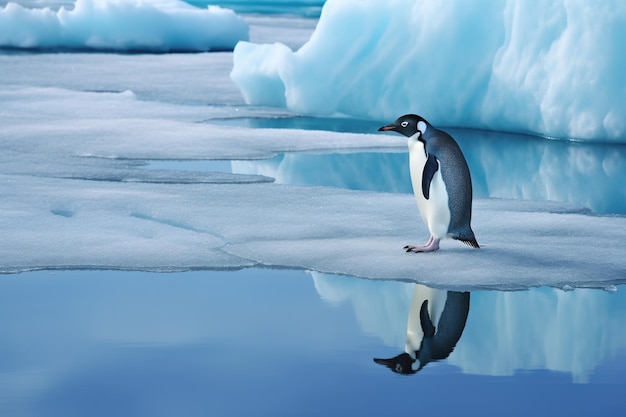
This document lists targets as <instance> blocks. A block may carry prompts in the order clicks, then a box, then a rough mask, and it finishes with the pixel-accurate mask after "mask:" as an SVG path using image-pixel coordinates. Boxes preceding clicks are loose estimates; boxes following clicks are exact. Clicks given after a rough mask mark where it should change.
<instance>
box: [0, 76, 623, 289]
mask: <svg viewBox="0 0 626 417" xmlns="http://www.w3.org/2000/svg"><path fill="white" fill-rule="evenodd" d="M0 101H1V102H2V104H3V105H2V109H3V110H2V111H3V126H2V131H1V135H2V145H3V152H2V154H1V155H0V163H1V166H2V169H1V170H0V183H1V184H2V186H1V187H0V213H2V215H1V216H0V229H1V230H2V239H1V240H0V271H1V272H5V273H10V272H20V271H26V270H35V269H44V268H52V269H77V268H106V269H137V270H150V271H175V270H189V269H224V268H226V269H228V268H243V267H250V266H270V267H288V268H297V269H308V270H314V271H320V272H329V273H335V274H346V275H354V276H359V277H366V278H372V279H396V280H408V281H417V282H422V283H426V284H428V285H432V286H435V287H440V288H465V289H471V288H474V289H476V288H498V289H523V288H527V287H529V286H538V285H551V286H557V287H562V286H566V285H567V286H570V287H580V286H585V287H594V288H605V287H607V286H609V285H612V284H616V283H621V282H623V281H624V280H625V279H626V259H625V258H624V256H623V251H624V246H623V243H622V242H624V241H625V239H626V218H624V217H617V216H597V215H593V214H591V213H589V210H586V209H581V208H580V207H577V206H571V205H566V204H561V203H551V202H523V201H512V200H496V199H478V200H476V201H475V203H474V218H473V227H474V230H475V231H476V234H477V239H478V241H479V243H480V244H481V246H482V248H481V249H480V250H474V249H471V248H468V247H466V246H464V245H462V244H460V243H458V242H454V241H445V242H444V243H443V244H442V249H441V250H440V251H439V252H437V253H433V254H417V255H410V254H406V253H405V252H404V251H403V250H402V247H403V246H404V245H406V244H408V243H423V241H425V240H426V239H427V237H428V232H427V230H426V228H425V226H424V225H423V223H422V222H421V220H420V219H419V216H418V213H417V209H416V206H415V202H414V199H413V197H412V196H411V195H410V194H393V193H386V192H366V191H351V190H345V189H340V188H333V187H315V186H294V185H289V184H278V183H275V182H272V178H268V177H267V176H263V175H246V174H228V173H222V172H217V173H210V172H204V173H203V172H185V171H172V170H170V171H165V170H153V169H150V167H149V166H145V162H144V161H147V160H151V159H170V160H171V159H174V160H184V159H228V160H232V159H238V160H241V159H259V158H268V157H271V156H274V155H276V154H278V153H281V152H305V151H316V152H323V151H327V150H332V151H333V152H341V151H342V150H343V151H346V150H351V151H353V152H358V151H371V150H388V151H390V150H393V151H395V152H397V151H398V149H400V148H399V146H402V147H404V145H403V142H404V141H402V140H401V139H397V138H392V137H390V136H388V135H382V134H348V133H336V132H321V131H299V130H291V129H280V130H279V129H248V128H242V127H235V126H218V125H212V124H207V123H197V121H198V120H199V119H202V117H206V115H207V114H210V113H211V112H213V111H214V112H215V114H219V113H220V112H221V111H223V109H221V110H212V109H211V108H210V107H201V106H184V105H173V104H167V103H157V102H146V101H142V100H138V99H137V98H136V97H135V95H134V94H133V93H132V92H128V91H127V92H119V93H115V92H108V93H107V92H101V93H95V92H77V91H69V90H64V89H58V88H34V87H30V88H19V87H14V88H7V89H5V90H3V91H2V92H0ZM245 111H254V110H253V109H249V110H244V112H245ZM70 115H71V116H70ZM35 121H36V123H34V122H35Z"/></svg>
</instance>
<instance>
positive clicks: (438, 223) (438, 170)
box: [378, 114, 479, 252]
mask: <svg viewBox="0 0 626 417" xmlns="http://www.w3.org/2000/svg"><path fill="white" fill-rule="evenodd" d="M378 130H379V131H394V132H398V133H400V134H402V135H404V136H406V137H408V138H409V139H408V144H409V167H410V171H411V182H412V183H413V193H414V194H415V199H416V200H417V207H418V209H419V212H420V215H421V217H422V219H423V220H424V223H426V226H428V230H429V231H430V239H429V240H428V243H426V244H425V245H423V246H405V247H404V249H405V250H406V251H407V252H431V251H436V250H437V249H439V241H440V240H441V239H444V238H446V237H451V238H452V239H456V240H460V241H462V242H464V243H465V244H467V245H469V246H471V247H473V248H479V246H478V242H477V241H476V238H475V237H474V232H473V231H472V227H471V226H470V222H471V220H472V180H471V177H470V172H469V168H468V166H467V162H466V161H465V157H463V153H462V152H461V148H459V145H458V144H457V143H456V141H455V140H454V139H453V138H452V136H450V135H448V134H447V133H446V132H444V131H442V130H439V129H436V128H434V127H433V126H432V125H431V124H430V123H428V122H427V121H426V120H425V119H424V118H422V117H421V116H418V115H415V114H407V115H404V116H402V117H400V118H398V119H397V120H396V121H395V122H393V123H391V124H389V125H386V126H383V127H381V128H380V129H378Z"/></svg>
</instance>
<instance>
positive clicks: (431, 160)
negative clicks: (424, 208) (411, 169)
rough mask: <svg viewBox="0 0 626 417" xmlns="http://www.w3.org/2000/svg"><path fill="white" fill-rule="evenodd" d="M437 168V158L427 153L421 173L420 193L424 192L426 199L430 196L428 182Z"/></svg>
mask: <svg viewBox="0 0 626 417" xmlns="http://www.w3.org/2000/svg"><path fill="white" fill-rule="evenodd" d="M438 169H439V164H438V163H437V159H436V158H435V157H434V156H432V155H431V154H428V158H427V159H426V163H425V164H424V172H423V173H422V194H424V198H425V199H426V200H428V199H429V198H430V183H431V181H432V180H433V177H434V176H435V172H437V170H438Z"/></svg>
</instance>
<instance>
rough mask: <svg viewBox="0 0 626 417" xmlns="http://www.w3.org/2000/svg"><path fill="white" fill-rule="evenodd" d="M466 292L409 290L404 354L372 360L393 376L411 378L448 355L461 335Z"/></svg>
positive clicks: (466, 310) (466, 312) (467, 300)
mask: <svg viewBox="0 0 626 417" xmlns="http://www.w3.org/2000/svg"><path fill="white" fill-rule="evenodd" d="M469 307H470V293H469V292H459V291H445V290H436V289H432V288H428V287H426V286H424V285H420V284H417V285H416V286H415V288H414V290H413V298H412V299H411V309H410V311H409V319H408V323H407V335H406V345H405V348H404V353H401V354H399V355H398V356H394V357H393V358H389V359H378V358H374V362H376V363H377V364H379V365H384V366H386V367H388V368H389V369H391V370H392V371H393V372H395V373H399V374H403V375H411V374H415V373H417V372H419V371H420V370H422V368H424V366H426V365H427V364H428V363H430V362H433V361H438V360H441V359H445V358H447V357H448V356H450V353H452V351H453V350H454V347H455V346H456V344H457V342H458V341H459V339H460V338H461V335H462V334H463V330H464V329H465V323H467V316H468V315H469Z"/></svg>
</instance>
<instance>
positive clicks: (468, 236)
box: [452, 229, 480, 249]
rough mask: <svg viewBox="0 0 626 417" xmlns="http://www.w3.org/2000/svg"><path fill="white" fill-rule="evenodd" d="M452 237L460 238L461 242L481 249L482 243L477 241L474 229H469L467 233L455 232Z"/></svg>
mask: <svg viewBox="0 0 626 417" xmlns="http://www.w3.org/2000/svg"><path fill="white" fill-rule="evenodd" d="M452 239H455V240H460V241H461V242H463V243H465V244H466V245H467V246H471V247H472V248H475V249H480V245H479V244H478V242H477V241H476V237H474V232H473V231H472V229H469V231H468V232H467V233H462V234H460V233H459V234H454V235H452Z"/></svg>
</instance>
